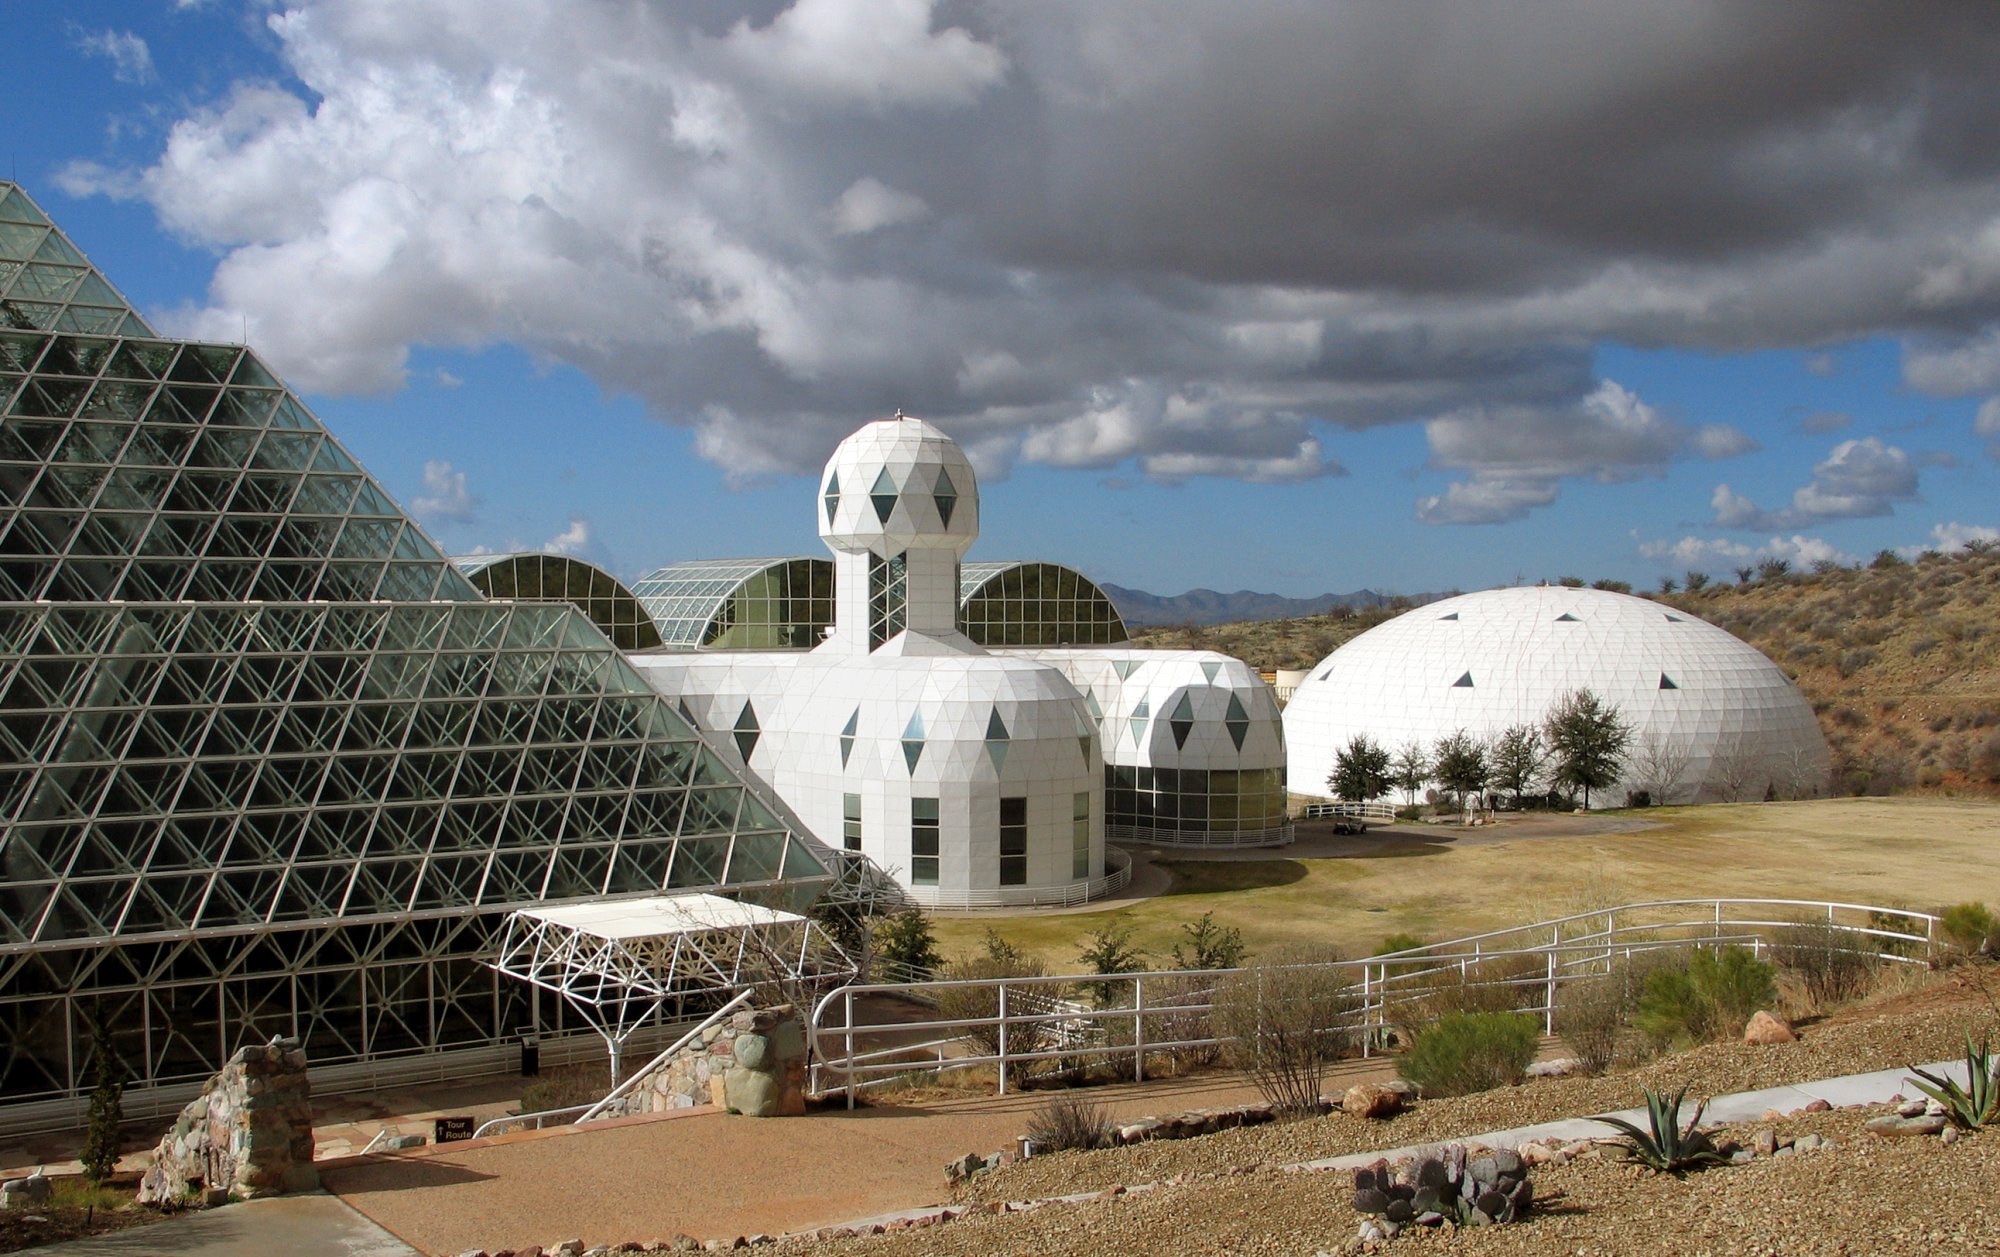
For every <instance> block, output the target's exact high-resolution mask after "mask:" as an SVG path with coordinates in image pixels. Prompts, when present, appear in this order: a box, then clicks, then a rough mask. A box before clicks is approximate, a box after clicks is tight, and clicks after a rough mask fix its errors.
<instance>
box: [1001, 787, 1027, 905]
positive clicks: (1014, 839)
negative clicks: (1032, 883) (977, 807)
mask: <svg viewBox="0 0 2000 1257" xmlns="http://www.w3.org/2000/svg"><path fill="white" fill-rule="evenodd" d="M1000 884H1001V885H1002V886H1026V885H1027V884H1028V801H1027V800H1026V799H1002V800H1000Z"/></svg>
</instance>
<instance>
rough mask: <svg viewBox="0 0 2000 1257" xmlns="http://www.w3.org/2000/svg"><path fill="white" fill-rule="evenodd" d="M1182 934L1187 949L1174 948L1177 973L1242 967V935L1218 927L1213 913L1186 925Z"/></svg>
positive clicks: (1229, 926)
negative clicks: (1184, 936) (1180, 970)
mask: <svg viewBox="0 0 2000 1257" xmlns="http://www.w3.org/2000/svg"><path fill="white" fill-rule="evenodd" d="M1181 933H1182V934H1184V935H1186V936H1187V938H1186V946H1185V949H1183V945H1182V944H1181V943H1175V944H1174V968H1176V969H1234V968H1236V967H1238V966H1239V965H1241V964H1242V963H1243V957H1244V955H1245V949H1244V946H1243V931H1242V930H1239V929H1237V928H1236V927H1235V926H1233V925H1217V924H1216V923H1215V914H1214V913H1213V912H1204V913H1202V914H1201V917H1200V918H1199V919H1198V920H1195V921H1192V922H1183V923H1182V925H1181Z"/></svg>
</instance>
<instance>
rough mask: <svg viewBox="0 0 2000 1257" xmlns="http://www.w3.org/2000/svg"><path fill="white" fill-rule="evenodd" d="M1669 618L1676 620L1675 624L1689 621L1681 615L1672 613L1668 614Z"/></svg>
mask: <svg viewBox="0 0 2000 1257" xmlns="http://www.w3.org/2000/svg"><path fill="white" fill-rule="evenodd" d="M1667 619H1669V620H1671V621H1673V622H1674V623H1675V624H1686V623H1687V621H1686V620H1683V619H1681V618H1680V617H1679V616H1677V615H1670V616H1668V617H1667Z"/></svg>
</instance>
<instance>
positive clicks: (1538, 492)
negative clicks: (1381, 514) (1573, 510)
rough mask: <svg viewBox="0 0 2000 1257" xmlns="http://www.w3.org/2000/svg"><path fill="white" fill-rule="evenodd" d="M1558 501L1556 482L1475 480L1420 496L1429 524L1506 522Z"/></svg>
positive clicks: (1423, 517) (1421, 513) (1419, 509)
mask: <svg viewBox="0 0 2000 1257" xmlns="http://www.w3.org/2000/svg"><path fill="white" fill-rule="evenodd" d="M1555 500H1556V486H1555V482H1554V481H1546V480H1544V481H1535V480H1518V481H1517V480H1507V479H1491V480H1479V479H1475V480H1472V481H1470V482H1467V481H1460V482H1458V483H1456V484H1452V485H1448V486H1446V488H1445V491H1444V493H1443V495H1442V496H1431V497H1421V498H1418V499H1417V518H1418V519H1420V520H1422V521H1423V522H1424V523H1426V524H1504V523H1508V522H1509V521H1512V520H1517V519H1523V518H1526V516H1527V514H1528V512H1529V511H1530V510H1533V509H1534V508H1535V507H1538V506H1548V505H1550V504H1551V503H1553V502H1554V501H1555Z"/></svg>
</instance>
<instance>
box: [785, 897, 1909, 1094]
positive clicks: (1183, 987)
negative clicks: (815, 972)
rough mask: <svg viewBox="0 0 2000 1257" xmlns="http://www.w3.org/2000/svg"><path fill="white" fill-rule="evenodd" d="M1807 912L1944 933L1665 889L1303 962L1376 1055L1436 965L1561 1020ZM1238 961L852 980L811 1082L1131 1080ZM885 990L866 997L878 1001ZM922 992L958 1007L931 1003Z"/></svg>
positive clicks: (1198, 1034) (1804, 903)
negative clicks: (1652, 963) (991, 1072)
mask: <svg viewBox="0 0 2000 1257" xmlns="http://www.w3.org/2000/svg"><path fill="white" fill-rule="evenodd" d="M1802 926H1807V927H1813V928H1819V927H1822V926H1831V927H1833V928H1834V929H1835V930H1837V931H1839V933H1840V934H1841V935H1842V936H1843V937H1845V938H1846V939H1848V940H1851V943H1852V946H1851V947H1850V948H1849V950H1851V951H1853V952H1855V953H1856V954H1861V955H1867V956H1871V957H1874V958H1876V959H1879V960H1883V961H1888V962H1905V963H1917V964H1922V963H1927V962H1928V960H1929V959H1930V958H1931V957H1932V955H1933V954H1934V953H1935V950H1936V946H1937V918H1936V917H1935V916H1933V915H1931V914H1929V913H1924V912H1913V911H1910V910H1908V909H1904V908H1890V907H1878V906H1874V905H1869V904H1851V903H1833V902H1827V901H1824V900H1804V899H1729V898H1718V899H1666V900H1653V901H1648V902H1644V903H1632V904H1621V905H1619V906H1617V907H1612V908H1602V909H1596V910H1593V911H1591V912H1583V913H1576V914H1573V915H1570V916H1565V917H1557V918H1554V919H1551V920H1546V921H1537V922H1534V923H1532V924H1529V925H1521V926H1514V927H1510V928H1508V929H1502V930H1491V931H1487V932H1486V933H1482V934H1472V935H1467V936H1466V937H1463V938H1457V939H1450V940H1447V941H1445V942H1441V943H1434V944H1430V945H1428V946H1424V947H1416V948H1411V949H1409V950H1406V951H1400V952H1390V953H1385V954H1383V955H1379V956H1368V957H1364V958H1362V959H1358V960H1347V961H1336V962H1332V963H1330V964H1326V965H1315V966H1302V967H1310V968H1324V969H1329V970H1333V971H1336V972H1339V973H1340V974H1342V975H1343V976H1344V977H1345V978H1346V980H1347V986H1348V991H1349V995H1350V1006H1351V1011H1350V1012H1349V1014H1348V1015H1347V1016H1346V1017H1345V1018H1344V1019H1343V1023H1342V1024H1341V1025H1338V1026H1329V1027H1327V1029H1328V1030H1329V1031H1335V1032H1339V1033H1344V1034H1348V1035H1350V1036H1352V1038H1353V1039H1354V1041H1355V1042H1356V1045H1357V1047H1358V1049H1359V1051H1360V1052H1361V1054H1362V1055H1368V1054H1369V1053H1371V1052H1372V1051H1373V1050H1374V1046H1375V1044H1376V1043H1377V1041H1378V1040H1379V1039H1380V1038H1381V1036H1382V1033H1383V1032H1384V1031H1386V1030H1387V1029H1389V1028H1390V1027H1391V1026H1392V1025H1393V1024H1395V1023H1394V1020H1393V1014H1394V1013H1395V1012H1396V1011H1397V1010H1398V1009H1400V1008H1402V1007H1406V1006H1408V1005H1409V1004H1411V1003H1412V1002H1414V1001H1415V1000H1418V999H1421V998H1422V997H1423V996H1425V995H1426V994H1428V993H1429V992H1430V991H1432V990H1434V989H1435V988H1436V987H1437V985H1438V983H1439V980H1440V979H1441V978H1449V979H1450V980H1452V981H1457V982H1463V983H1465V984H1467V985H1471V986H1480V987H1501V986H1504V987H1512V988H1515V989H1517V990H1518V991H1519V992H1520V994H1519V995H1518V996H1517V997H1516V999H1515V1000H1514V1001H1513V1002H1514V1003H1515V1004H1516V1006H1517V1007H1518V1008H1519V1009H1520V1011H1522V1012H1526V1013H1532V1014H1539V1015H1540V1016H1541V1018H1542V1020H1543V1027H1544V1029H1545V1030H1549V1031H1551V1032H1552V1031H1553V1027H1554V1017H1555V1008H1556V1001H1557V991H1558V989H1559V988H1560V987H1561V986H1562V985H1563V984H1564V983H1566V982H1574V981H1577V980H1579V979H1582V978H1587V977H1591V976H1595V975H1597V974H1601V973H1605V972H1608V971H1609V970H1610V969H1611V966H1612V965H1613V963H1614V962H1615V961H1616V960H1617V959H1619V958H1621V957H1629V956H1632V955H1634V954H1637V953H1641V952H1647V951H1657V950H1662V949H1674V948H1689V947H1697V946H1700V947H1721V946H1728V945H1740V946H1746V947H1749V948H1751V949H1752V950H1753V951H1754V952H1757V953H1759V954H1761V953H1762V952H1764V951H1766V950H1767V949H1770V948H1772V947H1774V946H1780V947H1781V946H1783V945H1784V940H1783V935H1784V934H1785V933H1786V932H1787V931H1791V930H1794V929H1797V928H1799V927H1802ZM1899 926H1900V927H1901V928H1898V927H1899ZM1242 972H1244V971H1243V970H1240V969H1239V970H1231V969H1221V970H1176V971H1166V972H1150V973H1130V974H1106V975H1090V976H1087V977H1071V976H1046V977H1023V978H1007V979H960V980H943V981H931V982H916V983H893V982H878V983H852V984H849V985H847V986H843V987H839V988H836V989H835V990H833V991H831V992H829V993H828V994H827V995H826V996H824V997H823V998H822V999H821V1000H820V1001H819V1002H818V1004H816V1005H815V1006H814V1007H813V1011H812V1016H811V1019H810V1021H809V1022H808V1029H809V1032H810V1034H811V1036H812V1041H813V1042H812V1047H813V1065H812V1069H811V1072H810V1078H809V1081H808V1087H809V1089H810V1090H811V1091H812V1092H813V1094H815V1095H826V1094H829V1093H831V1092H833V1091H844V1092H845V1093H846V1095H847V1099H848V1103H849V1105H850V1106H852V1104H853V1103H854V1100H855V1097H856V1095H857V1093H859V1092H861V1091H863V1090H866V1089H867V1088H869V1087H873V1086H879V1085H882V1084H883V1083H885V1082H887V1081H890V1080H892V1079H894V1078H895V1077H897V1076H901V1075H907V1074H909V1073H911V1072H913V1071H918V1070H922V1071H925V1072H932V1071H937V1070H944V1069H965V1068H971V1067H975V1066H981V1065H991V1066H996V1067H997V1069H998V1073H999V1086H1000V1091H1001V1092H1002V1094H1005V1092H1006V1091H1007V1088H1008V1086H1009V1083H1010V1077H1018V1075H1019V1073H1020V1071H1021V1070H1022V1069H1023V1068H1025V1067H1027V1066H1029V1065H1031V1064H1033V1063H1035V1062H1040V1061H1063V1062H1068V1063H1072V1064H1074V1063H1082V1062H1093V1061H1094V1062H1107V1061H1125V1060H1128V1059H1129V1061H1130V1063H1131V1069H1132V1076H1133V1078H1134V1079H1135V1080H1140V1081H1143V1080H1144V1078H1145V1076H1146V1056H1147V1054H1148V1053H1160V1052H1169V1053H1171V1052H1181V1051H1204V1050H1213V1049H1216V1048H1218V1047H1220V1046H1222V1044H1223V1043H1224V1039H1223V1038H1222V1037H1221V1036H1219V1035H1217V1034H1216V1033H1215V1031H1214V1027H1213V1026H1212V1025H1211V1024H1210V1017H1209V1014H1210V1013H1212V1012H1213V1010H1214V993H1215V991H1216V988H1217V987H1218V986H1219V985H1220V984H1222V983H1224V982H1226V981H1228V980H1229V979H1231V978H1232V977H1233V976H1235V975H1237V974H1240V973H1242ZM1086 983H1087V984H1089V985H1091V986H1093V987H1096V988H1097V989H1098V990H1099V991H1100V992H1102V993H1103V995H1104V998H1103V999H1102V1000H1101V1001H1100V1006H1097V1007H1092V1006H1090V1005H1085V1004H1081V1003H1078V1002H1076V1001H1075V1000H1074V998H1073V995H1074V993H1075V991H1076V990H1077V989H1078V988H1079V987H1080V986H1082V985H1083V984H1086ZM954 992H962V993H963V994H961V995H956V996H955V995H954ZM869 995H888V996H899V997H902V998H903V1000H905V1001H908V1002H909V1006H910V1015H909V1016H906V1017H900V1018H898V1017H893V1016H892V1018H891V1019H887V1020H863V1019H862V1017H861V1013H862V1003H861V999H860V997H864V996H869ZM883 1004H884V1001H869V1005H870V1007H876V1008H880V1007H882V1006H883ZM926 1005H928V1006H931V1007H934V1008H936V1009H937V1010H938V1012H940V1013H957V1014H958V1015H943V1016H939V1015H932V1014H931V1013H929V1012H928V1011H926V1010H925V1008H924V1006H926ZM918 1036H923V1037H918ZM926 1059H927V1060H928V1062H929V1063H926ZM1121 1068H1122V1066H1121Z"/></svg>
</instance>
